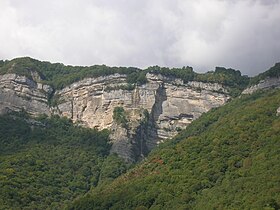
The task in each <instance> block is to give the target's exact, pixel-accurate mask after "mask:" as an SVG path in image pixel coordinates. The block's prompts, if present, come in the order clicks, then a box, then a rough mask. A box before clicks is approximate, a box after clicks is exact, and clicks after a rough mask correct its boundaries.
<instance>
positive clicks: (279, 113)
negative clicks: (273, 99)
mask: <svg viewBox="0 0 280 210" xmlns="http://www.w3.org/2000/svg"><path fill="white" fill-rule="evenodd" d="M276 116H280V107H279V108H278V109H277V110H276Z"/></svg>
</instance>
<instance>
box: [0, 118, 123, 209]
mask: <svg viewBox="0 0 280 210" xmlns="http://www.w3.org/2000/svg"><path fill="white" fill-rule="evenodd" d="M108 136H109V133H108V131H102V132H98V131H96V130H92V129H88V128H82V127H78V126H75V125H73V124H72V123H71V122H70V121H69V120H68V119H66V118H63V119H61V118H59V117H52V118H46V117H41V118H40V119H34V118H30V117H28V116H27V115H26V114H25V113H20V114H18V113H10V114H9V115H2V116H0V145H1V147H0V209H61V208H63V206H65V205H66V203H68V202H70V201H71V200H73V199H74V198H75V197H77V196H81V195H83V194H84V193H86V192H87V191H88V190H89V189H91V188H94V187H96V186H97V185H98V184H100V183H104V182H106V181H107V179H109V180H110V179H112V178H115V177H117V176H118V175H119V174H120V173H122V172H123V171H124V170H125V169H126V166H125V164H124V163H123V162H121V161H120V160H119V158H117V157H116V156H109V157H108V155H109V150H110V144H109V143H108ZM103 163H104V167H103Z"/></svg>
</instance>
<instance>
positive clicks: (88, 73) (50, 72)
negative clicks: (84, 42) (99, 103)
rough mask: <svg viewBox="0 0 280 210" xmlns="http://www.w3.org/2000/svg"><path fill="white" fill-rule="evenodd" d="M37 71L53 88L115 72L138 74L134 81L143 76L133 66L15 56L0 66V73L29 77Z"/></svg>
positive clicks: (141, 78) (140, 81) (140, 79)
mask: <svg viewBox="0 0 280 210" xmlns="http://www.w3.org/2000/svg"><path fill="white" fill-rule="evenodd" d="M34 71H36V72H38V73H39V75H40V76H41V78H42V79H43V81H44V82H45V83H47V84H50V85H52V86H53V87H54V88H55V89H62V88H63V87H65V86H67V85H70V84H71V83H73V82H76V81H79V80H81V79H84V78H86V77H98V76H107V75H112V74H115V73H119V74H126V75H130V74H132V73H135V74H137V75H138V74H139V75H138V76H137V78H138V77H139V79H136V80H135V82H138V80H139V83H142V82H143V76H142V74H141V70H140V69H138V68H133V67H129V68H126V67H108V66H105V65H94V66H88V67H82V66H65V65H63V64H61V63H54V64H52V63H50V62H41V61H38V60H35V59H32V58H29V57H24V58H16V59H13V60H11V61H9V62H5V63H4V64H3V66H2V67H1V66H0V74H5V73H17V74H19V75H25V76H27V77H29V78H31V76H32V75H31V73H32V72H34Z"/></svg>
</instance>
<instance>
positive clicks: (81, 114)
mask: <svg viewBox="0 0 280 210" xmlns="http://www.w3.org/2000/svg"><path fill="white" fill-rule="evenodd" d="M146 77H147V80H148V82H147V83H146V84H143V85H140V86H137V85H135V86H134V87H131V85H130V84H127V82H126V75H121V74H114V75H110V76H103V77H97V78H86V79H83V80H81V81H79V82H75V83H73V84H71V85H70V86H68V87H66V88H64V89H62V90H58V91H56V92H53V90H52V88H51V87H50V86H48V85H44V84H42V83H41V82H40V80H39V81H38V79H35V78H31V79H30V78H27V77H24V76H18V75H16V74H6V75H2V76H0V87H1V89H0V111H1V112H4V110H6V109H11V110H15V111H19V110H22V109H24V110H26V111H27V112H28V113H30V114H32V115H38V114H43V113H44V114H47V115H51V114H59V115H60V116H66V117H68V118H70V119H72V120H73V121H74V122H76V123H78V124H80V125H83V126H86V127H90V128H97V129H109V130H110V131H111V139H112V143H113V145H112V150H111V152H112V153H117V154H118V155H120V156H121V157H123V158H124V159H125V160H127V161H128V162H133V161H136V160H138V159H139V158H142V157H143V156H145V155H146V154H147V153H148V152H149V151H150V150H151V149H152V148H154V147H155V146H156V145H157V144H158V143H159V142H161V141H163V140H164V139H166V138H170V137H173V136H174V135H176V134H177V132H178V131H179V130H181V129H183V128H185V127H186V126H188V125H189V124H190V123H191V122H192V121H193V120H195V119H197V118H198V117H199V116H200V115H201V114H202V113H204V112H207V111H208V110H210V109H211V108H213V107H218V106H221V105H223V104H224V103H225V102H226V101H227V100H228V99H229V96H228V91H227V89H226V88H225V87H223V86H222V85H220V84H217V83H214V84H211V83H202V82H195V81H192V82H188V83H185V84H184V83H183V81H182V80H180V79H178V78H172V77H165V76H162V75H160V74H151V73H148V74H147V75H146ZM36 81H37V82H36ZM49 97H52V100H53V101H55V106H52V107H51V106H50V105H49V103H48V99H49ZM116 107H123V109H124V115H125V118H126V119H127V123H126V125H120V124H118V123H117V122H116V121H115V120H114V119H113V113H114V109H115V108H116Z"/></svg>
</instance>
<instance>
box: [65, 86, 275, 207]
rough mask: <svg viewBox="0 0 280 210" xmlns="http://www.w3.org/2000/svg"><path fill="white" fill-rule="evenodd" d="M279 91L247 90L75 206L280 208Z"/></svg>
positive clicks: (77, 201) (204, 115) (197, 121)
mask: <svg viewBox="0 0 280 210" xmlns="http://www.w3.org/2000/svg"><path fill="white" fill-rule="evenodd" d="M279 105H280V91H279V90H278V91H276V90H272V91H270V92H258V93H255V94H253V95H249V96H242V97H241V98H238V99H235V100H233V101H231V102H230V103H228V104H227V105H225V106H223V107H220V108H217V109H214V110H212V111H210V112H208V113H206V114H203V115H202V116H201V117H200V118H199V119H198V120H196V121H194V122H193V123H192V124H191V125H190V126H189V127H188V128H187V129H186V130H184V131H183V132H182V133H181V134H180V135H178V136H177V137H176V138H175V139H173V140H170V141H169V142H167V143H165V144H164V145H162V146H161V147H160V148H158V149H156V150H154V151H153V152H152V153H151V154H150V155H149V157H148V159H147V160H146V161H144V162H143V163H141V164H139V165H138V166H136V167H135V168H134V169H132V170H130V171H129V172H128V173H126V174H124V175H122V176H121V177H119V178H117V179H116V180H115V181H113V182H112V183H111V184H109V185H107V186H103V187H101V188H98V189H96V190H93V191H92V192H91V193H90V194H88V195H87V196H85V197H83V198H80V199H78V200H76V201H75V202H74V203H73V204H72V205H71V206H70V207H69V208H70V209H137V208H139V209H279V206H280V176H279V174H280V167H279V160H280V138H279V137H280V117H279V116H276V110H277V108H278V107H279Z"/></svg>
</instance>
